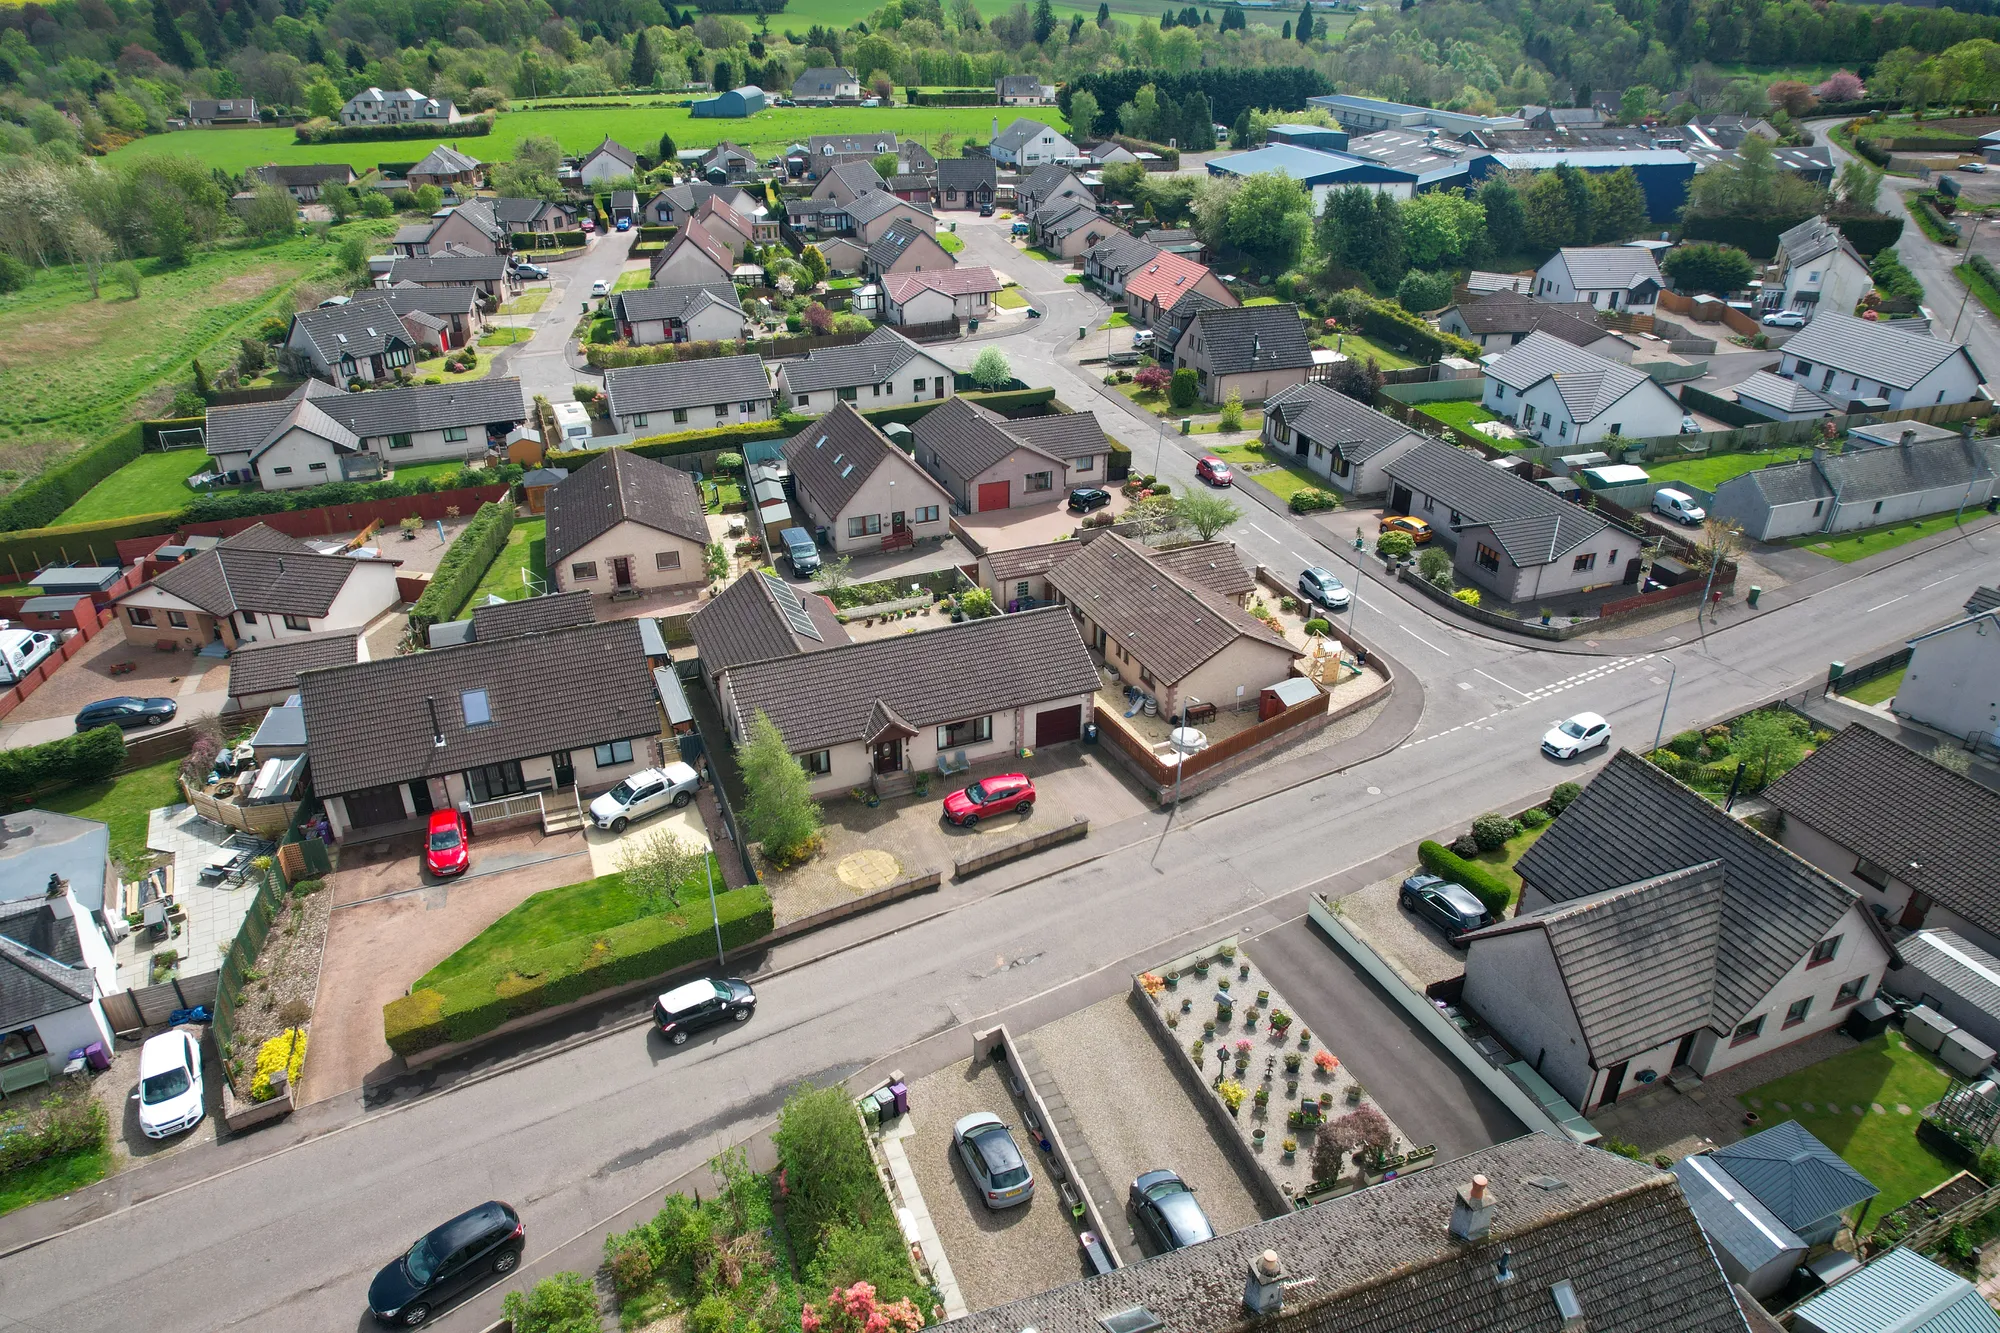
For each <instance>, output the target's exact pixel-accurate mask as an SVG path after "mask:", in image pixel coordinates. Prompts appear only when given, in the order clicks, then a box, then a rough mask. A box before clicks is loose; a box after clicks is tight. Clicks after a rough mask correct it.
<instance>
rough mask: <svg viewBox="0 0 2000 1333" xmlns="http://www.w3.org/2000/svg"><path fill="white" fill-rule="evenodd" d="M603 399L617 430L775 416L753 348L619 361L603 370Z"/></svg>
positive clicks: (662, 430) (687, 427) (669, 429)
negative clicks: (699, 356) (694, 357)
mask: <svg viewBox="0 0 2000 1333" xmlns="http://www.w3.org/2000/svg"><path fill="white" fill-rule="evenodd" d="M604 401H605V407H606V410H607V411H608V412H609V413H610V415H611V419H612V420H613V421H614V422H616V423H617V425H618V429H619V430H620V431H625V432H632V433H638V432H642V431H647V430H650V431H653V432H655V433H671V432H673V431H677V430H694V429H697V428H702V427H709V426H726V425H731V424H734V423H737V422H744V421H769V420H770V419H771V384H770V381H769V380H768V379H766V378H765V376H764V361H763V358H762V357H759V356H757V355H756V354H754V353H750V354H746V355H743V356H721V357H715V358H713V359H711V360H705V361H665V362H660V363H658V364H655V365H650V366H616V367H613V368H612V369H610V370H607V371H605V372H604Z"/></svg>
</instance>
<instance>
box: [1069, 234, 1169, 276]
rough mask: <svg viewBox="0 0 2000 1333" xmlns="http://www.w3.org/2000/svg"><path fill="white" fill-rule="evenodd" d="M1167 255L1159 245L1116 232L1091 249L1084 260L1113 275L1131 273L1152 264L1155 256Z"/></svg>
mask: <svg viewBox="0 0 2000 1333" xmlns="http://www.w3.org/2000/svg"><path fill="white" fill-rule="evenodd" d="M1163 253H1165V252H1164V251H1162V250H1161V249H1160V247H1159V246H1157V245H1149V244H1147V243H1146V242H1145V241H1142V240H1140V239H1139V238H1138V237H1137V236H1128V235H1126V234H1125V233H1124V232H1122V231H1114V232H1112V233H1111V234H1110V235H1109V236H1107V237H1105V238H1104V239H1103V240H1101V241H1099V242H1098V243H1097V244H1096V245H1094V246H1092V247H1091V248H1090V253H1089V254H1087V255H1085V256H1084V258H1085V259H1086V260H1087V261H1089V262H1090V263H1093V264H1095V265H1097V266H1098V267H1099V268H1102V269H1108V270H1110V271H1111V272H1113V273H1129V272H1131V271H1132V270H1134V269H1136V268H1140V267H1142V266H1143V265H1145V264H1147V263H1150V262H1151V261H1152V259H1153V257H1154V256H1155V255H1158V254H1163Z"/></svg>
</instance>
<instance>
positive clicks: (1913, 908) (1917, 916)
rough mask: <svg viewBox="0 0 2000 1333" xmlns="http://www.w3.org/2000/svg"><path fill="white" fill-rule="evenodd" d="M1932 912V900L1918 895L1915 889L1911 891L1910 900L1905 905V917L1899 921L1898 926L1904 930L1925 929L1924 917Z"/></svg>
mask: <svg viewBox="0 0 2000 1333" xmlns="http://www.w3.org/2000/svg"><path fill="white" fill-rule="evenodd" d="M1930 910H1931V900H1930V899H1928V898H1926V897H1924V895H1923V894H1921V893H1918V892H1917V891H1916V890H1915V889H1911V890H1910V900H1909V901H1908V902H1906V903H1904V904H1903V915H1902V916H1901V918H1899V919H1898V920H1897V922H1896V924H1897V925H1899V926H1901V927H1902V928H1903V929H1904V930H1922V929H1923V927H1924V916H1925V914H1926V913H1928V912H1929V911H1930Z"/></svg>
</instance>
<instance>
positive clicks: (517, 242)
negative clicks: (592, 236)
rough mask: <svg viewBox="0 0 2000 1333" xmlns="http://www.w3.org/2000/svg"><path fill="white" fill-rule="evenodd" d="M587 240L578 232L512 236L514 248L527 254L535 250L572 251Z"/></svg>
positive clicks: (551, 232)
mask: <svg viewBox="0 0 2000 1333" xmlns="http://www.w3.org/2000/svg"><path fill="white" fill-rule="evenodd" d="M588 240H589V238H588V237H586V236H585V235H584V234H583V233H582V232H580V231H517V232H515V233H514V235H513V244H514V248H515V249H516V250H520V251H523V252H525V253H529V254H532V253H533V252H535V251H536V250H574V249H577V248H578V247H580V246H582V245H584V244H586V243H587V242H588Z"/></svg>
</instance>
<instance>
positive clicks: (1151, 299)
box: [1125, 250, 1240, 328]
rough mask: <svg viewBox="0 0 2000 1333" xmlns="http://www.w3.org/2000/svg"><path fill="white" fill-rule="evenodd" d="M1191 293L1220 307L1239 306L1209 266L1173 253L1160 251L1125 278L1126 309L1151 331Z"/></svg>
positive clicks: (1134, 320)
mask: <svg viewBox="0 0 2000 1333" xmlns="http://www.w3.org/2000/svg"><path fill="white" fill-rule="evenodd" d="M1190 292H1196V293H1199V294H1200V295H1202V296H1205V297H1207V298H1208V299H1209V300H1211V301H1213V302H1214V303H1215V304H1216V305H1219V306H1234V305H1237V304H1240V303H1239V302H1238V301H1237V299H1236V293H1234V292H1232V291H1230V290H1229V288H1228V287H1227V286H1226V285H1224V283H1223V281H1222V279H1220V278H1218V277H1216V276H1215V274H1213V273H1211V272H1210V271H1209V269H1208V265H1206V264H1197V263H1195V262H1194V261H1193V260H1192V259H1189V258H1187V257H1186V256H1184V255H1177V254H1174V253H1172V252H1171V251H1166V250H1163V251H1161V252H1160V253H1159V254H1157V255H1155V256H1153V257H1152V258H1151V259H1150V260H1148V261H1147V262H1146V263H1144V264H1141V265H1139V266H1138V267H1137V268H1134V269H1131V270H1129V271H1127V273H1126V275H1125V309H1126V311H1127V312H1128V313H1129V314H1130V315H1131V317H1132V322H1133V323H1134V324H1137V325H1139V326H1141V327H1142V328H1150V327H1152V325H1153V324H1154V322H1155V321H1157V320H1158V319H1159V318H1160V316H1161V315H1163V314H1165V313H1167V312H1168V311H1170V310H1172V309H1174V308H1175V307H1176V305H1177V304H1178V303H1179V301H1180V299H1181V298H1182V297H1184V296H1186V295H1187V294H1188V293H1190Z"/></svg>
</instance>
